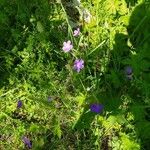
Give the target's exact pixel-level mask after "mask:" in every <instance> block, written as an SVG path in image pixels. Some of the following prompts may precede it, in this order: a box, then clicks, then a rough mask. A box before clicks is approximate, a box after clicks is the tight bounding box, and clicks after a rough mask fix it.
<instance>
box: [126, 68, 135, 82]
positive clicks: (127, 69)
mask: <svg viewBox="0 0 150 150" xmlns="http://www.w3.org/2000/svg"><path fill="white" fill-rule="evenodd" d="M132 74H133V69H132V68H131V67H130V66H127V67H126V68H125V75H126V77H127V78H128V79H132Z"/></svg>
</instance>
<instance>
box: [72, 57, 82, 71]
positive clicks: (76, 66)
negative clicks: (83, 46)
mask: <svg viewBox="0 0 150 150" xmlns="http://www.w3.org/2000/svg"><path fill="white" fill-rule="evenodd" d="M83 68H84V61H83V60H82V59H76V60H75V62H74V69H75V70H76V71H77V72H80V70H81V69H83Z"/></svg>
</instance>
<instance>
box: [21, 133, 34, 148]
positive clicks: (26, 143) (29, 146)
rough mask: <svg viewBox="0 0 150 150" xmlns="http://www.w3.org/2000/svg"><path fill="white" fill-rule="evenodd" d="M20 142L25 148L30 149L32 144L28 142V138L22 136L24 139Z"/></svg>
mask: <svg viewBox="0 0 150 150" xmlns="http://www.w3.org/2000/svg"><path fill="white" fill-rule="evenodd" d="M22 141H23V143H24V144H25V146H27V147H28V148H32V143H31V141H30V139H29V138H27V137H26V136H24V137H23V138H22Z"/></svg>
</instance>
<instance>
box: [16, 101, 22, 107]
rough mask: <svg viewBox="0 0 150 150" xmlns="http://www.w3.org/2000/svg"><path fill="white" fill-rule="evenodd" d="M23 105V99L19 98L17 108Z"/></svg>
mask: <svg viewBox="0 0 150 150" xmlns="http://www.w3.org/2000/svg"><path fill="white" fill-rule="evenodd" d="M22 105H23V103H22V101H21V100H18V102H17V108H21V107H22Z"/></svg>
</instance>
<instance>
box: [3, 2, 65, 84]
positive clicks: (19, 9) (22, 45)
mask: <svg viewBox="0 0 150 150" xmlns="http://www.w3.org/2000/svg"><path fill="white" fill-rule="evenodd" d="M56 10H57V11H56ZM60 10H61V6H60V4H57V3H54V2H51V1H47V0H33V1H29V0H27V1H23V0H13V1H5V0H2V1H1V4H0V41H1V46H0V48H1V51H0V56H1V57H0V62H1V63H0V79H1V85H0V86H3V85H4V84H5V82H6V81H7V79H8V78H9V76H14V77H15V76H16V78H18V79H19V80H22V78H23V77H24V78H28V76H29V74H30V73H31V72H32V71H31V70H34V69H33V66H35V64H38V63H39V62H40V63H41V64H42V65H46V64H47V63H48V60H49V61H54V62H55V64H56V69H58V70H61V66H62V65H65V61H64V60H63V59H62V58H61V55H60V54H59V53H58V52H57V51H60V47H61V46H62V43H63V41H62V40H61V38H63V37H65V35H64V34H65V33H66V32H65V31H66V29H64V27H63V26H62V22H63V21H58V19H55V18H57V15H61V14H58V12H61V11H60ZM27 55H28V56H29V57H30V59H29V60H27V59H28V58H27ZM25 59H26V60H25ZM41 59H42V60H41ZM24 61H26V64H25V63H24ZM41 61H42V62H41ZM29 64H30V65H31V66H30V65H29ZM27 66H28V67H27ZM20 67H21V68H22V69H21V68H20ZM44 67H45V66H44ZM23 68H24V69H23ZM34 68H37V66H35V67H34ZM16 70H19V72H17V71H16ZM27 70H28V71H29V72H28V73H27V72H26V71H27ZM14 72H15V73H16V74H15V75H14V74H13V73H14ZM31 74H32V73H31Z"/></svg>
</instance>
